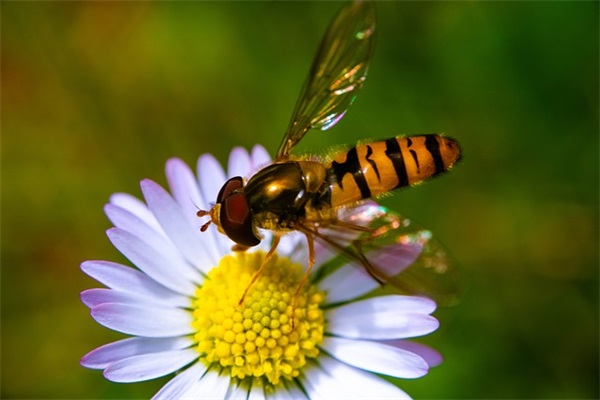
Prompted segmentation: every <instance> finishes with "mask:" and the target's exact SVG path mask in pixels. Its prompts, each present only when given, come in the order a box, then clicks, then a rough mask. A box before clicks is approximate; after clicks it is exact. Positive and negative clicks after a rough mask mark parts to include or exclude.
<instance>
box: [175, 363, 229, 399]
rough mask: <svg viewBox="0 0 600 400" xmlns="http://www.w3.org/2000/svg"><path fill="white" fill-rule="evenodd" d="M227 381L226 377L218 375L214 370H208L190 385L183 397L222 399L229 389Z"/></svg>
mask: <svg viewBox="0 0 600 400" xmlns="http://www.w3.org/2000/svg"><path fill="white" fill-rule="evenodd" d="M229 381H230V379H229V378H228V377H226V376H219V373H218V372H216V371H214V370H211V371H208V372H207V373H206V374H205V375H204V376H203V377H202V379H200V381H199V382H196V383H194V385H192V387H191V388H190V389H189V390H188V391H187V392H186V393H185V394H184V395H183V398H186V399H224V398H225V395H226V394H227V391H228V389H229Z"/></svg>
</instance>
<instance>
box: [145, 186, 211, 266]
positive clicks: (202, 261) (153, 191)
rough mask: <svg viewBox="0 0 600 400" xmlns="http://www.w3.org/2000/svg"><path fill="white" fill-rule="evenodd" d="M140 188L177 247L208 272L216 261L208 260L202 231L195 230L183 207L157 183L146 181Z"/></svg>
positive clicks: (187, 257) (189, 259)
mask: <svg viewBox="0 0 600 400" xmlns="http://www.w3.org/2000/svg"><path fill="white" fill-rule="evenodd" d="M140 186H141V188H142V193H143V194H144V198H145V199H146V202H147V203H148V207H150V210H152V213H154V215H155V216H156V219H158V222H160V225H161V226H162V227H163V229H164V230H165V232H166V233H167V235H169V238H170V239H171V241H172V242H173V243H174V244H175V247H177V249H178V250H179V251H180V252H181V254H183V256H184V257H185V258H186V259H187V260H188V261H189V262H190V263H191V264H192V265H194V266H196V267H198V268H201V270H202V271H204V272H207V271H208V270H209V269H210V266H211V264H212V265H215V260H208V259H207V258H208V257H207V254H206V252H205V251H204V246H203V244H202V243H203V242H202V238H201V236H200V234H201V233H200V231H198V230H195V229H194V227H193V226H192V225H191V223H190V221H189V219H188V218H186V216H185V215H184V214H183V210H182V208H181V206H180V205H179V204H178V203H177V202H176V201H175V200H173V198H172V197H171V196H170V195H169V194H168V193H167V191H166V190H164V189H163V188H162V187H161V186H160V185H158V184H157V183H155V182H153V181H151V180H149V179H144V180H143V181H142V182H141V183H140Z"/></svg>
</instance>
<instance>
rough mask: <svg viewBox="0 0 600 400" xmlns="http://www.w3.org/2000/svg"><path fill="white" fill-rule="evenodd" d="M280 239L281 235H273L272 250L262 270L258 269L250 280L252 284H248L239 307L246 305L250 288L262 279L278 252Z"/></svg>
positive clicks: (262, 265)
mask: <svg viewBox="0 0 600 400" xmlns="http://www.w3.org/2000/svg"><path fill="white" fill-rule="evenodd" d="M279 239H280V236H279V235H273V244H272V245H271V248H270V249H269V251H268V252H267V255H266V256H265V259H264V260H263V262H262V264H261V265H260V268H258V269H257V270H256V272H255V273H254V275H253V276H252V279H250V283H248V286H246V290H244V294H243V295H242V298H241V299H240V301H239V302H238V305H239V306H241V305H242V304H243V303H244V299H245V298H246V295H247V294H248V291H249V290H250V288H251V287H252V285H254V283H255V282H256V280H257V279H258V278H260V276H261V275H262V273H263V271H264V270H265V266H266V265H267V263H268V262H269V260H270V259H271V257H272V256H273V254H274V253H275V250H277V246H278V245H279Z"/></svg>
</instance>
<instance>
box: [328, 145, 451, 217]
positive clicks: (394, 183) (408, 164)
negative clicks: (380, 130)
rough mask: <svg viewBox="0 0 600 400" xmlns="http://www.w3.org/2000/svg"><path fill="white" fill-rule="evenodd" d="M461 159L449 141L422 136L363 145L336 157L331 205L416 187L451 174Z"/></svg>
mask: <svg viewBox="0 0 600 400" xmlns="http://www.w3.org/2000/svg"><path fill="white" fill-rule="evenodd" d="M459 158H460V146H459V145H458V143H457V142H456V141H455V140H454V139H451V138H449V137H445V136H440V135H420V136H411V137H395V138H391V139H387V140H382V141H379V142H373V143H368V144H361V145H358V146H356V147H353V148H351V149H350V150H348V151H347V152H345V153H342V154H339V155H338V156H336V157H335V158H334V159H333V160H332V162H331V164H330V165H329V166H328V169H329V176H330V179H331V181H330V182H331V183H330V191H331V192H330V193H331V197H330V200H331V205H332V206H334V207H335V206H340V205H344V204H350V203H353V202H356V201H359V200H362V199H366V198H369V197H375V196H377V195H380V194H383V193H386V192H389V191H390V190H394V189H397V188H401V187H404V186H410V185H415V184H417V183H420V182H422V181H424V180H425V179H428V178H431V177H433V176H436V175H439V174H441V173H443V172H446V171H448V170H449V169H450V168H451V167H452V166H453V165H454V164H455V163H456V162H457V161H458V159H459Z"/></svg>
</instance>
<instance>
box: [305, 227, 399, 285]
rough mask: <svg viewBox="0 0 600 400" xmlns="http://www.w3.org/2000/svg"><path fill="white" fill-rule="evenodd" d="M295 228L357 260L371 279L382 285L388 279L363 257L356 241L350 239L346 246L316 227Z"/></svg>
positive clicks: (350, 258)
mask: <svg viewBox="0 0 600 400" xmlns="http://www.w3.org/2000/svg"><path fill="white" fill-rule="evenodd" d="M355 226H356V225H355ZM328 228H329V227H328ZM297 229H298V230H300V231H301V232H303V233H304V234H305V235H306V236H307V237H308V236H309V235H312V236H314V237H317V238H319V239H320V240H322V241H323V242H324V243H325V244H327V245H329V246H331V247H332V248H334V249H335V250H337V251H339V252H340V253H342V254H343V255H345V256H346V257H347V258H348V259H349V260H354V261H357V262H359V263H360V264H361V265H362V266H363V267H364V268H365V271H367V273H368V274H369V275H371V277H372V278H373V279H375V280H376V281H377V282H379V283H380V284H382V285H383V284H384V283H385V282H386V281H387V280H388V277H387V276H385V275H384V274H383V273H382V272H380V271H379V270H378V269H377V268H375V267H374V266H373V264H371V263H370V262H369V260H368V259H367V257H365V255H364V254H363V253H362V251H361V250H360V249H359V248H358V247H357V244H358V243H357V242H356V241H352V242H351V244H350V246H346V245H344V244H341V243H338V242H336V241H335V240H333V239H331V238H330V237H328V236H327V235H324V234H322V233H320V232H319V231H317V230H316V229H313V228H310V227H308V226H306V225H298V227H297ZM311 239H312V237H311Z"/></svg>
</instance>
